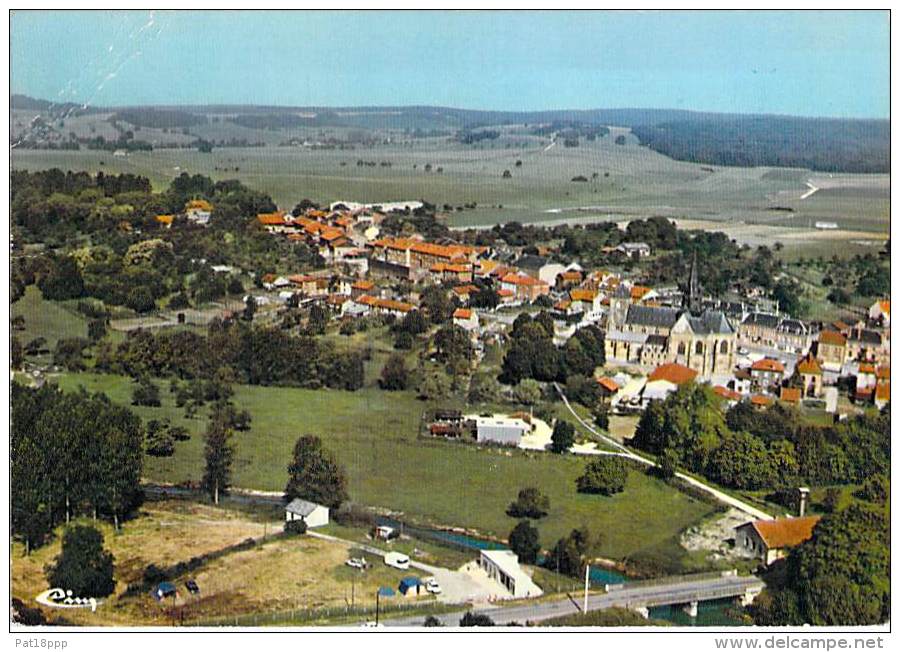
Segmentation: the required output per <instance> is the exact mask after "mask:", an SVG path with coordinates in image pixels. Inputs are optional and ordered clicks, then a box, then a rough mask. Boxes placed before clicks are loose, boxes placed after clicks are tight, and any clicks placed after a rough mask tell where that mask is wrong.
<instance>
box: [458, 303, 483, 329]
mask: <svg viewBox="0 0 900 652" xmlns="http://www.w3.org/2000/svg"><path fill="white" fill-rule="evenodd" d="M453 323H454V324H456V325H457V326H459V327H460V328H464V329H465V330H467V331H473V330H475V329H476V328H478V313H477V312H475V311H474V310H472V309H471V308H457V309H456V310H454V311H453Z"/></svg>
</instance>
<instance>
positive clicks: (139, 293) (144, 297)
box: [125, 286, 156, 313]
mask: <svg viewBox="0 0 900 652" xmlns="http://www.w3.org/2000/svg"><path fill="white" fill-rule="evenodd" d="M125 305H126V306H128V307H129V308H131V309H132V310H134V311H135V312H137V313H147V312H150V311H152V310H154V309H155V308H156V301H155V300H154V299H153V293H152V292H150V290H149V289H147V288H146V287H144V286H138V287H136V288H132V290H131V291H130V292H129V293H128V298H127V299H126V301H125Z"/></svg>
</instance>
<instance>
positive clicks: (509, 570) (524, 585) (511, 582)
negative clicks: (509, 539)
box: [478, 550, 544, 598]
mask: <svg viewBox="0 0 900 652" xmlns="http://www.w3.org/2000/svg"><path fill="white" fill-rule="evenodd" d="M478 565H479V566H481V568H482V569H483V570H484V572H485V573H487V575H488V577H490V578H491V579H492V580H494V581H496V582H499V583H500V584H501V585H502V586H503V587H504V588H505V589H506V590H507V591H509V592H510V594H511V597H513V598H536V597H538V596H540V595H543V593H544V592H543V591H542V590H541V588H540V587H539V586H538V585H537V584H535V583H534V581H533V580H532V579H531V577H530V576H529V575H528V574H527V573H526V572H525V571H524V570H522V567H521V566H519V557H518V555H516V553H514V552H513V551H512V550H482V551H481V557H480V558H479V560H478Z"/></svg>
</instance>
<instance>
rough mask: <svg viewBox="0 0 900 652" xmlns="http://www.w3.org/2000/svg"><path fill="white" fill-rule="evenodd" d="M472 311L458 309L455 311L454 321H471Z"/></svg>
mask: <svg viewBox="0 0 900 652" xmlns="http://www.w3.org/2000/svg"><path fill="white" fill-rule="evenodd" d="M471 317H472V311H471V310H469V309H468V308H457V309H456V310H454V311H453V319H470V318H471Z"/></svg>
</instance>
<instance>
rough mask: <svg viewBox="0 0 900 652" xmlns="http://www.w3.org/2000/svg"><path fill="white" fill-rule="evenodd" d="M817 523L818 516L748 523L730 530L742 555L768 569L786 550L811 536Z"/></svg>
mask: <svg viewBox="0 0 900 652" xmlns="http://www.w3.org/2000/svg"><path fill="white" fill-rule="evenodd" d="M818 522H819V517H818V516H803V517H800V518H779V519H776V520H773V521H750V522H749V523H744V524H743V525H739V526H738V527H736V528H735V529H734V534H735V536H734V543H735V546H736V547H737V548H738V549H739V550H741V551H742V552H743V553H745V554H747V555H748V556H751V557H758V558H760V559H762V561H763V563H765V565H766V566H768V565H770V564H772V563H773V562H774V561H776V560H777V559H781V558H782V557H783V556H784V554H785V550H786V549H787V548H793V547H794V546H798V545H800V544H801V543H803V542H804V541H806V540H807V539H809V538H810V537H812V532H813V528H814V527H815V526H816V523H818Z"/></svg>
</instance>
